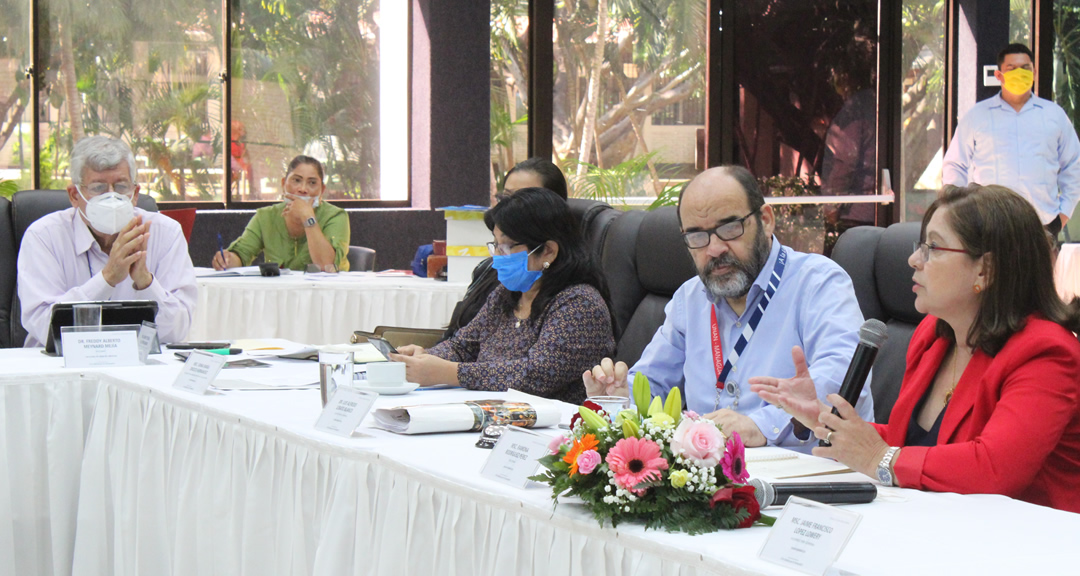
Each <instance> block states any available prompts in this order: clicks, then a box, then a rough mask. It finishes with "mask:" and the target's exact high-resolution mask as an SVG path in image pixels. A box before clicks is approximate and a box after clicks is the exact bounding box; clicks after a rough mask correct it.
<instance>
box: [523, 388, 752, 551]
mask: <svg viewBox="0 0 1080 576" xmlns="http://www.w3.org/2000/svg"><path fill="white" fill-rule="evenodd" d="M633 397H634V403H635V404H636V408H631V409H629V410H623V411H621V412H620V413H618V414H605V413H604V412H603V410H601V409H600V407H599V406H598V405H596V404H593V403H591V402H586V405H585V406H582V407H581V408H579V409H578V412H579V415H580V418H579V417H578V416H575V417H574V420H573V422H572V423H571V433H570V436H569V437H566V436H563V437H559V438H556V439H554V440H553V441H552V443H551V447H550V448H551V454H549V455H547V456H544V457H543V458H541V459H540V464H542V465H543V466H544V468H546V471H545V472H543V473H542V474H539V475H537V476H533V477H532V479H533V480H535V481H537V482H543V483H545V484H548V485H549V486H551V489H552V498H553V499H554V500H555V501H556V503H557V502H558V499H559V497H560V496H577V497H579V498H581V499H582V500H584V502H585V505H586V506H587V507H588V508H589V509H590V510H591V511H592V513H593V515H594V516H595V517H596V519H597V521H598V522H600V524H601V525H603V524H604V523H605V522H611V524H612V526H616V525H618V524H619V522H623V521H627V520H637V521H641V522H644V523H645V527H646V528H663V529H664V530H666V531H668V532H680V531H681V532H687V533H689V534H702V533H705V532H713V531H716V530H719V529H721V528H723V529H732V528H745V527H747V526H750V525H752V524H754V523H755V522H760V523H763V524H768V525H772V522H773V518H770V517H768V516H762V515H761V512H760V510H759V507H758V502H757V499H756V498H755V497H754V488H753V487H752V486H746V485H744V483H745V482H746V481H747V479H748V478H749V475H748V474H747V471H746V460H745V449H744V447H743V443H742V440H741V439H740V438H739V435H738V433H734V434H732V435H731V437H726V436H725V435H724V433H723V431H722V430H721V429H720V428H719V427H718V426H717V425H716V424H715V423H714V422H712V421H711V420H708V419H705V418H702V417H701V416H699V415H697V414H695V413H693V412H690V411H687V412H683V411H682V395H681V393H680V392H679V389H678V388H674V389H672V390H671V392H670V393H669V394H668V396H667V399H666V400H665V399H662V398H660V397H659V396H655V397H654V396H652V394H651V391H650V388H649V381H648V379H647V378H646V377H645V376H644V375H643V374H640V373H638V374H637V375H635V377H634V385H633Z"/></svg>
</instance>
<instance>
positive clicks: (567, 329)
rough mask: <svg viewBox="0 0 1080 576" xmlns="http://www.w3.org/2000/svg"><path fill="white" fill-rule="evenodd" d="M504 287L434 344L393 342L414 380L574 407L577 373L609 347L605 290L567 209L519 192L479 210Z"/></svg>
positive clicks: (580, 389) (552, 199)
mask: <svg viewBox="0 0 1080 576" xmlns="http://www.w3.org/2000/svg"><path fill="white" fill-rule="evenodd" d="M484 222H485V223H486V224H487V226H488V228H489V229H490V230H491V231H492V233H493V234H494V235H495V241H494V242H491V243H489V244H488V249H489V250H490V251H491V254H492V261H493V264H492V268H493V270H494V271H495V272H496V274H497V276H498V279H499V283H500V286H498V287H496V288H495V290H493V291H492V293H491V295H490V296H488V298H487V301H486V302H485V303H484V306H483V307H482V308H481V309H480V312H479V313H478V314H477V316H476V318H474V319H473V321H472V322H470V323H469V324H468V325H466V326H465V327H463V328H462V329H461V330H459V331H458V332H457V333H456V334H455V335H454V336H453V337H452V338H450V339H449V340H446V341H444V342H441V343H439V344H437V345H436V346H435V347H433V348H431V349H430V350H424V349H423V348H420V347H418V346H403V347H401V348H399V351H400V352H401V354H400V355H395V356H394V357H393V359H394V360H399V361H402V362H405V364H406V375H407V378H408V380H409V381H410V382H418V383H420V384H421V385H433V384H460V385H461V386H464V387H465V388H469V389H472V390H506V389H508V388H513V389H515V390H520V391H522V392H528V393H530V394H536V395H539V396H545V397H547V398H554V399H557V400H564V401H567V402H571V403H580V402H581V401H582V400H583V399H584V398H585V388H584V385H583V384H582V382H581V373H582V372H583V371H584V370H587V369H589V368H591V367H592V366H593V365H594V364H596V363H597V362H598V361H600V359H601V358H604V357H605V356H609V355H611V353H612V352H613V351H614V350H615V339H614V337H613V336H612V330H611V313H610V311H609V308H608V303H607V294H606V289H605V287H604V284H603V280H602V278H601V275H600V269H599V267H598V266H597V265H596V263H595V261H594V259H593V256H592V254H591V252H590V251H589V248H588V247H587V246H586V245H585V242H584V241H583V240H582V238H581V233H580V232H579V231H578V227H577V224H576V223H575V222H574V218H573V216H571V214H570V209H569V208H568V207H567V206H566V202H565V201H563V199H562V198H560V197H559V196H558V195H556V194H555V193H554V192H551V191H550V190H546V189H544V188H525V189H524V190H519V191H517V193H515V194H513V195H512V196H508V197H506V198H504V199H502V200H500V201H499V203H498V204H496V205H495V206H494V207H493V208H491V209H490V210H488V211H487V213H485V214H484Z"/></svg>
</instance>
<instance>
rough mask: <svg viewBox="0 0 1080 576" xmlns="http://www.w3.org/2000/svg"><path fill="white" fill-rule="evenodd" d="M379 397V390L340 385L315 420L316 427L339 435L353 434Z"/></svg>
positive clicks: (347, 435)
mask: <svg viewBox="0 0 1080 576" xmlns="http://www.w3.org/2000/svg"><path fill="white" fill-rule="evenodd" d="M378 397H379V393H378V392H371V391H369V390H360V389H358V388H353V387H351V386H338V387H337V390H336V391H335V392H334V395H333V396H331V397H330V400H328V401H327V402H326V406H325V407H324V408H323V411H322V414H321V415H319V419H318V420H317V421H316V422H315V429H316V430H319V431H322V432H328V433H330V434H336V435H338V436H345V437H349V436H352V433H353V430H356V427H357V426H359V425H360V422H363V420H364V417H365V416H367V414H368V412H369V411H371V406H372V405H373V404H375V400H376V399H377V398H378Z"/></svg>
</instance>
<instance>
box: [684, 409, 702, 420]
mask: <svg viewBox="0 0 1080 576" xmlns="http://www.w3.org/2000/svg"><path fill="white" fill-rule="evenodd" d="M682 415H683V418H689V419H691V420H697V419H698V418H701V415H700V414H698V413H697V412H694V411H693V410H689V409H687V410H683V411H682Z"/></svg>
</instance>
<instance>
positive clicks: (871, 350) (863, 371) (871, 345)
mask: <svg viewBox="0 0 1080 576" xmlns="http://www.w3.org/2000/svg"><path fill="white" fill-rule="evenodd" d="M888 339H889V332H888V329H887V328H886V327H885V323H884V322H882V321H881V320H877V319H874V318H871V319H869V320H867V321H866V322H863V325H862V327H861V328H859V345H858V346H856V347H855V354H854V355H853V356H852V357H851V364H849V365H848V369H847V374H844V381H843V383H842V384H840V396H841V397H843V398H844V400H847V402H848V404H851V405H852V406H854V405H855V403H856V402H858V401H859V396H860V395H862V389H863V386H865V385H866V377H867V376H869V375H870V368H871V367H872V366H873V365H874V360H875V359H876V358H877V353H878V350H879V349H880V348H881V346H882V345H883V344H885V341H886V340H888ZM832 413H833V414H836V415H837V416H839V415H840V411H839V410H837V409H836V407H835V406H834V407H833V409H832ZM829 445H830V444H829V443H828V442H826V441H824V440H822V441H820V442H818V446H829Z"/></svg>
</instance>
